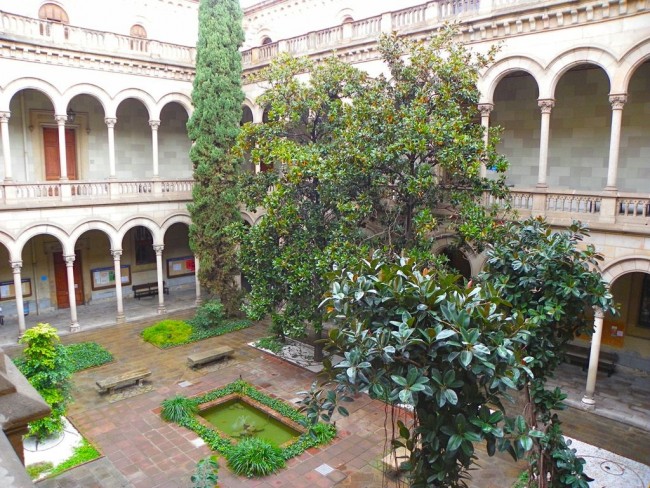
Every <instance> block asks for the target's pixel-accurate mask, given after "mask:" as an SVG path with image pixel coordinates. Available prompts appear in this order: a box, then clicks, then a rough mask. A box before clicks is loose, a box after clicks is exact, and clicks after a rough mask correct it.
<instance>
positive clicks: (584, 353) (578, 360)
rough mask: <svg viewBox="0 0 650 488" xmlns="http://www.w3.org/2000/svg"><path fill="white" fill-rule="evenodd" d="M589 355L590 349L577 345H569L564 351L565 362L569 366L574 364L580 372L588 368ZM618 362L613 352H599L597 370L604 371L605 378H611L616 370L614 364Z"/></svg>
mask: <svg viewBox="0 0 650 488" xmlns="http://www.w3.org/2000/svg"><path fill="white" fill-rule="evenodd" d="M590 354H591V349H590V348H589V347H586V346H581V345H578V344H569V345H568V346H567V350H566V354H565V357H566V361H567V362H568V363H571V364H576V365H578V366H582V370H583V371H584V370H586V369H587V367H588V366H589V355H590ZM617 362H618V355H617V354H616V353H613V352H607V351H602V350H601V351H600V354H599V355H598V369H600V370H601V371H606V372H607V376H611V375H612V373H613V372H614V370H615V369H616V363H617Z"/></svg>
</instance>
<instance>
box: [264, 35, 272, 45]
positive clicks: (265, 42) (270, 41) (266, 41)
mask: <svg viewBox="0 0 650 488" xmlns="http://www.w3.org/2000/svg"><path fill="white" fill-rule="evenodd" d="M272 43H273V41H272V40H271V38H270V37H269V36H264V37H263V38H262V46H266V45H267V44H272Z"/></svg>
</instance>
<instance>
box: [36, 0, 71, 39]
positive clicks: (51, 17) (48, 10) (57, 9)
mask: <svg viewBox="0 0 650 488" xmlns="http://www.w3.org/2000/svg"><path fill="white" fill-rule="evenodd" d="M38 18H39V19H41V20H46V21H47V23H41V24H40V26H39V28H40V33H41V35H42V36H48V37H49V36H51V35H52V23H55V24H64V25H67V24H69V23H70V19H69V18H68V14H67V12H66V11H65V10H64V9H63V7H61V6H60V5H57V4H55V3H45V4H43V5H42V6H41V8H39V9H38ZM63 36H64V37H65V39H67V38H68V28H67V27H64V28H63Z"/></svg>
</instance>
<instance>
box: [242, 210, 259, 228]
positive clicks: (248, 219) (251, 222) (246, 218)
mask: <svg viewBox="0 0 650 488" xmlns="http://www.w3.org/2000/svg"><path fill="white" fill-rule="evenodd" d="M239 215H240V216H241V218H242V220H243V221H244V222H246V223H247V224H248V225H250V226H251V227H252V226H253V225H255V224H256V223H257V221H256V220H255V219H253V217H252V216H251V215H250V214H249V213H248V212H239ZM258 220H259V219H258Z"/></svg>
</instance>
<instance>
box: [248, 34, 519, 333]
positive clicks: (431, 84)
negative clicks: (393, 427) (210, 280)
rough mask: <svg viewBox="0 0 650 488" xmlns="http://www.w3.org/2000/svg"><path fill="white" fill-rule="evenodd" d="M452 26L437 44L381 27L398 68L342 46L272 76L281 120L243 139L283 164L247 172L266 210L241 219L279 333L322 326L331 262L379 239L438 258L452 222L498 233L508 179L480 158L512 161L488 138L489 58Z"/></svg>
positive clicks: (266, 310) (290, 61)
mask: <svg viewBox="0 0 650 488" xmlns="http://www.w3.org/2000/svg"><path fill="white" fill-rule="evenodd" d="M454 35H455V32H454V31H453V30H443V31H442V32H441V34H440V36H439V37H435V38H434V39H433V40H431V41H430V42H427V43H412V42H410V41H408V40H404V39H400V38H397V37H395V36H388V37H383V38H382V39H381V41H380V49H379V50H380V53H381V55H382V58H383V60H384V62H385V63H386V64H387V66H388V68H389V70H390V76H389V77H384V76H378V77H376V78H372V77H369V76H368V75H367V74H366V73H363V72H361V71H360V70H357V69H356V68H354V67H352V66H350V65H348V64H346V63H343V62H341V61H340V60H338V59H337V58H336V57H331V58H327V59H325V60H323V61H322V62H321V61H319V62H318V63H317V64H316V63H312V62H311V61H310V60H308V59H295V58H291V57H289V56H279V57H278V58H277V60H276V61H275V62H273V63H272V65H271V66H270V67H269V68H268V69H267V70H266V71H265V72H264V73H263V74H262V75H260V76H261V78H262V79H264V80H267V82H268V85H269V89H268V90H267V91H266V92H265V93H264V94H263V95H261V96H260V97H259V99H258V101H259V103H260V104H261V105H265V106H268V107H269V121H268V123H265V124H246V125H245V126H244V127H243V128H242V132H241V135H240V137H239V142H238V149H239V151H240V154H248V155H249V156H250V158H251V161H252V162H253V163H256V164H259V165H260V166H262V167H273V168H274V171H273V172H265V173H260V174H258V175H252V176H251V175H247V176H246V177H245V178H244V181H243V182H242V200H243V201H244V202H245V203H246V205H247V207H248V208H250V209H254V208H259V207H263V208H265V209H266V211H267V213H266V215H264V216H263V217H262V218H261V220H260V221H259V223H257V224H256V225H255V226H253V227H245V226H243V225H242V226H241V227H240V228H239V231H238V236H239V239H240V240H241V246H240V249H239V259H240V265H241V267H242V271H243V272H244V274H245V275H246V277H247V278H248V280H249V282H250V283H251V285H252V292H251V296H250V302H249V304H248V306H247V308H246V311H247V313H248V314H249V316H250V317H251V318H254V319H259V318H261V317H262V316H264V315H267V314H268V315H270V316H271V318H272V321H273V329H272V330H273V332H275V333H276V334H278V335H280V336H284V335H288V336H293V337H297V336H301V335H304V334H305V332H306V330H305V328H306V326H308V325H311V326H313V327H314V328H315V330H316V331H317V332H318V331H319V330H321V328H322V320H323V317H322V310H319V308H318V304H319V302H320V300H321V298H322V296H323V294H324V293H325V292H326V290H327V287H328V282H327V280H326V279H325V275H326V273H327V272H329V271H330V270H331V269H332V267H333V266H336V267H338V268H350V267H354V266H356V265H357V263H358V262H359V260H360V259H361V257H363V256H367V255H368V252H369V249H371V248H374V249H381V250H382V252H384V254H385V255H387V256H390V255H392V254H393V253H399V254H401V253H402V252H404V253H405V254H408V255H410V256H416V255H417V256H421V257H424V259H430V258H431V254H430V251H429V250H430V249H431V243H432V236H433V233H434V231H435V230H436V229H438V228H439V227H440V226H443V225H444V226H445V227H446V228H447V229H448V230H454V229H455V230H457V231H458V232H459V233H460V234H461V235H462V236H463V237H464V238H466V239H469V240H472V241H480V240H484V239H486V238H488V236H489V237H491V234H492V233H493V232H496V231H497V227H496V226H495V225H494V224H493V222H492V217H493V215H494V214H495V211H496V210H495V209H486V207H485V206H484V205H483V202H484V200H483V196H484V194H485V192H489V193H492V195H494V196H496V197H503V196H504V195H506V193H507V189H506V188H505V185H504V180H503V178H499V177H497V178H494V179H492V180H487V179H485V178H481V177H480V173H481V171H480V168H481V163H485V164H488V165H489V166H494V167H498V169H499V171H503V170H504V169H505V166H506V165H505V161H503V158H502V157H500V156H498V155H497V154H496V152H495V150H494V144H495V142H496V138H495V136H496V134H493V137H491V138H490V143H489V145H488V147H487V148H486V146H485V143H484V140H483V128H482V127H481V125H480V124H479V123H477V110H476V104H477V103H478V96H479V93H478V90H477V88H476V80H477V79H478V73H479V70H481V69H484V68H485V67H486V66H487V65H488V63H489V62H490V56H487V57H482V56H476V55H473V54H470V52H469V51H467V50H466V49H465V48H464V47H463V46H462V45H461V44H459V43H457V42H456V41H455V40H454ZM406 59H408V61H406ZM304 72H309V73H310V76H309V79H308V80H307V81H303V80H305V77H299V76H298V75H299V74H301V73H304ZM441 207H444V209H445V211H446V212H445V214H446V215H447V217H444V216H443V214H442V213H441V212H439V210H440V208H441ZM422 264H423V265H424V264H425V261H422Z"/></svg>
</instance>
